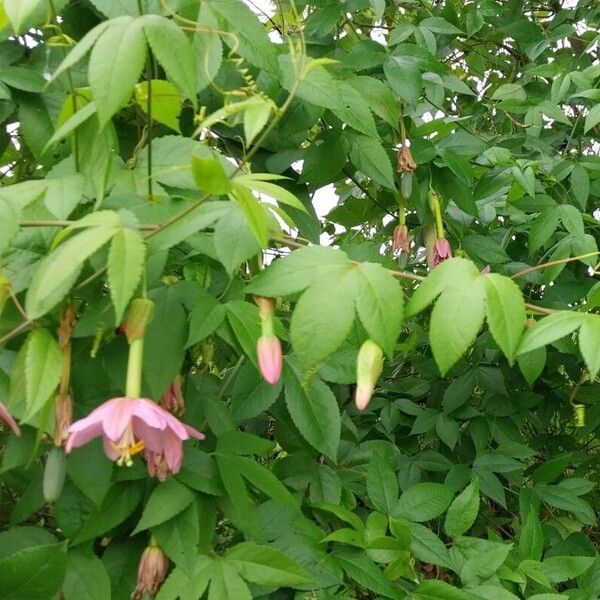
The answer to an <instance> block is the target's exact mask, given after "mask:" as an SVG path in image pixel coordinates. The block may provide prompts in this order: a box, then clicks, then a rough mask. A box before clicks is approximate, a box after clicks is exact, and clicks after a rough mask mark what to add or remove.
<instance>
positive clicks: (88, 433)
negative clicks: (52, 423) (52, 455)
mask: <svg viewBox="0 0 600 600" xmlns="http://www.w3.org/2000/svg"><path fill="white" fill-rule="evenodd" d="M84 420H85V419H82V421H84ZM79 422H80V421H78V423H79ZM69 431H70V429H69ZM100 435H102V423H98V422H97V421H94V422H92V423H90V424H89V425H88V426H87V427H86V428H85V429H81V428H79V429H78V431H74V432H72V433H71V434H70V435H69V438H68V439H67V443H66V444H65V452H66V453H67V454H68V453H69V452H71V450H72V449H73V448H79V446H83V445H84V444H87V443H88V442H89V441H90V440H93V439H94V438H96V437H98V436H100Z"/></svg>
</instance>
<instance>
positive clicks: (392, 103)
mask: <svg viewBox="0 0 600 600" xmlns="http://www.w3.org/2000/svg"><path fill="white" fill-rule="evenodd" d="M346 81H347V82H348V83H349V84H350V85H351V86H352V87H354V88H355V89H356V90H357V91H358V92H359V93H360V94H361V96H362V97H363V98H364V99H365V100H366V102H367V104H368V106H369V108H370V109H371V110H372V111H373V113H374V114H376V115H377V116H378V117H380V118H381V119H383V120H384V121H385V122H386V123H388V124H389V125H391V126H392V127H394V128H396V127H397V126H398V118H399V114H400V110H399V106H398V100H397V99H396V97H395V95H394V93H393V92H392V90H391V89H390V88H389V87H388V86H387V85H386V84H385V83H384V82H383V81H380V80H379V79H375V78H374V77H366V76H362V75H360V76H358V75H356V76H354V77H350V78H349V79H347V80H346Z"/></svg>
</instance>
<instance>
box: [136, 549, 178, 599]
mask: <svg viewBox="0 0 600 600" xmlns="http://www.w3.org/2000/svg"><path fill="white" fill-rule="evenodd" d="M168 569H169V559H168V558H167V555H166V554H165V553H164V552H163V551H162V550H161V549H160V547H159V546H158V545H157V544H156V543H153V541H151V542H150V545H149V546H148V547H147V548H146V549H145V550H144V552H143V553H142V557H141V558H140V564H139V566H138V574H137V585H136V586H135V590H134V591H133V594H131V597H132V599H133V600H141V599H142V598H143V597H144V595H145V594H148V595H149V596H150V597H152V598H153V597H154V596H156V593H157V592H158V588H159V587H160V584H161V583H162V582H163V581H164V579H165V576H166V574H167V570H168Z"/></svg>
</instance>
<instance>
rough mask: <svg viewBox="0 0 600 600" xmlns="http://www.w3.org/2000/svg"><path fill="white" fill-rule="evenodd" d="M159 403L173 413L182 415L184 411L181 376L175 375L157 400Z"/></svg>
mask: <svg viewBox="0 0 600 600" xmlns="http://www.w3.org/2000/svg"><path fill="white" fill-rule="evenodd" d="M158 403H159V405H160V406H162V408H164V409H165V410H168V411H169V412H170V413H171V414H173V415H182V414H183V413H184V411H185V404H184V400H183V394H182V393H181V377H180V376H179V375H176V376H175V378H174V379H173V381H171V383H170V384H169V387H168V388H167V389H166V390H165V393H164V394H163V395H162V396H161V398H160V400H159V401H158Z"/></svg>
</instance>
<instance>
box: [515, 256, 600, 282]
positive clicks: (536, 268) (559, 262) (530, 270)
mask: <svg viewBox="0 0 600 600" xmlns="http://www.w3.org/2000/svg"><path fill="white" fill-rule="evenodd" d="M598 254H600V252H587V253H586V254H580V255H579V256H570V257H569V258H561V259H557V260H550V261H548V262H545V263H541V264H539V265H535V266H533V267H527V269H523V270H522V271H519V272H518V273H513V274H512V275H511V276H510V278H511V279H517V278H518V277H522V276H523V275H527V274H528V273H533V271H539V270H540V269H545V268H547V267H553V266H555V265H562V264H566V263H569V262H574V261H577V260H582V259H584V258H591V257H592V256H598Z"/></svg>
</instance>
